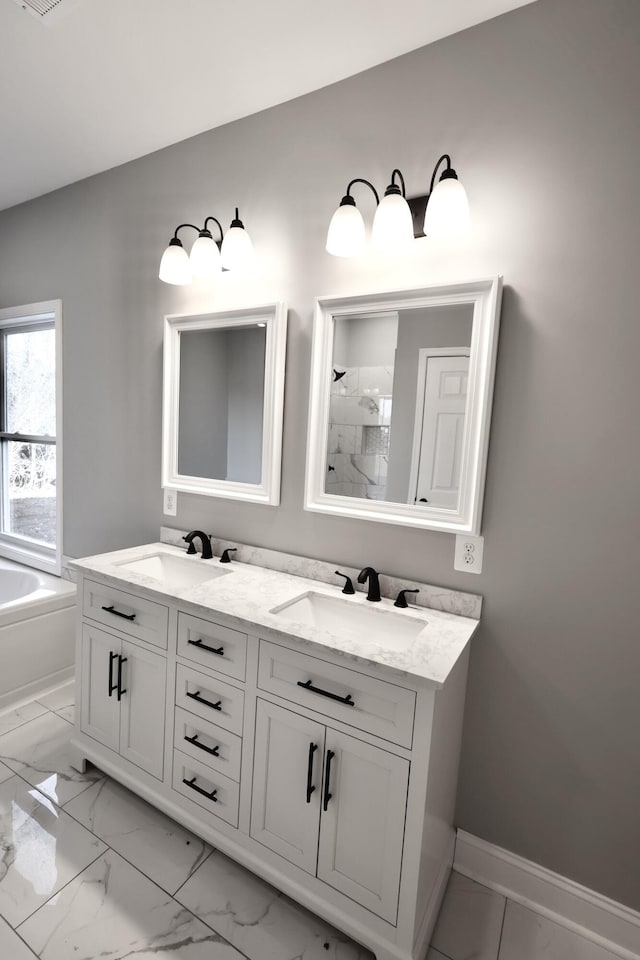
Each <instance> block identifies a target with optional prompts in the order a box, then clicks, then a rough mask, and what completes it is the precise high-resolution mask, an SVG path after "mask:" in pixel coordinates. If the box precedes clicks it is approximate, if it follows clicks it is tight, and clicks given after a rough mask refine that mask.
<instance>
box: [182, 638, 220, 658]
mask: <svg viewBox="0 0 640 960" xmlns="http://www.w3.org/2000/svg"><path fill="white" fill-rule="evenodd" d="M187 643H190V644H191V646H192V647H200V649H201V650H206V651H207V653H217V654H218V656H219V657H224V647H208V646H207V645H206V643H203V641H202V640H201V639H198V640H187Z"/></svg>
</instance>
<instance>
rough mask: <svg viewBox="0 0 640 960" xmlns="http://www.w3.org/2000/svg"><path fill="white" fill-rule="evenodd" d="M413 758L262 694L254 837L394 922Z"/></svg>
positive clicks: (256, 771)
mask: <svg viewBox="0 0 640 960" xmlns="http://www.w3.org/2000/svg"><path fill="white" fill-rule="evenodd" d="M408 781H409V762H408V761H407V760H405V759H403V758H401V757H397V756H395V755H394V754H392V753H389V752H388V751H386V750H382V749H381V748H380V747H377V746H372V745H370V744H368V743H364V742H363V741H361V740H358V739H357V738H356V737H353V736H350V735H348V734H344V733H341V732H339V731H337V730H334V729H332V728H331V727H330V726H325V725H324V724H322V723H318V722H315V721H313V720H310V719H309V718H308V717H306V716H304V715H301V714H299V713H295V712H294V711H293V710H289V709H284V708H283V707H281V706H278V705H276V704H273V703H270V702H269V701H264V700H258V706H257V711H256V743H255V752H254V777H253V793H252V807H251V836H252V837H254V838H255V839H256V840H258V841H260V843H263V844H264V845H265V846H267V847H270V848H271V849H272V850H274V851H275V852H276V853H278V854H280V855H281V856H283V857H285V858H286V859H287V860H289V861H290V862H291V863H294V864H296V865H297V866H299V867H301V868H302V869H303V870H306V871H307V873H310V874H312V875H314V876H316V875H317V876H318V878H319V879H320V880H322V881H324V882H325V883H327V884H329V885H330V886H331V887H333V888H334V889H335V890H339V891H340V892H342V893H344V894H345V895H346V896H348V897H350V898H351V899H353V900H354V901H355V902H356V903H360V904H362V905H363V906H364V907H366V908H367V909H369V910H372V911H373V913H375V914H376V915H377V916H379V917H382V918H383V919H384V920H388V921H389V922H390V923H395V922H396V916H397V911H398V891H399V884H400V867H401V861H402V840H403V835H404V822H405V815H406V807H407V786H408Z"/></svg>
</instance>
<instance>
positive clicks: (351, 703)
mask: <svg viewBox="0 0 640 960" xmlns="http://www.w3.org/2000/svg"><path fill="white" fill-rule="evenodd" d="M298 686H299V687H304V689H305V690H311V692H312V693H319V694H320V696H321V697H329V699H330V700H337V701H338V703H344V704H346V706H347V707H355V702H354V701H353V700H352V699H351V694H350V693H348V694H347V695H346V697H339V696H338V694H337V693H330V692H329V690H323V689H322V687H314V685H313V683H312V682H311V680H307V681H306V682H305V683H303V682H302V680H298Z"/></svg>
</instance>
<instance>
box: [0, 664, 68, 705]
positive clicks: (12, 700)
mask: <svg viewBox="0 0 640 960" xmlns="http://www.w3.org/2000/svg"><path fill="white" fill-rule="evenodd" d="M74 677H75V667H64V669H63V670H57V671H56V672H55V673H50V674H49V675H48V676H46V677H40V678H39V679H38V680H33V681H32V682H31V683H25V684H24V686H22V687H18V688H17V689H16V690H10V691H9V692H8V693H3V694H2V695H0V713H5V712H8V711H9V710H17V709H18V708H19V707H21V706H23V705H24V704H25V703H29V702H30V701H31V700H37V699H38V697H44V696H46V694H48V693H52V692H53V691H54V690H57V689H58V688H59V687H64V686H65V685H66V684H67V683H71V681H72V680H73V679H74Z"/></svg>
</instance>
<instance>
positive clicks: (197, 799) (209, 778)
mask: <svg viewBox="0 0 640 960" xmlns="http://www.w3.org/2000/svg"><path fill="white" fill-rule="evenodd" d="M173 789H174V790H177V791H178V793H181V794H182V795H183V796H185V797H188V798H189V800H193V802H194V803H197V804H198V805H199V806H201V807H204V809H205V810H208V811H209V813H213V814H215V816H216V817H220V818H221V819H222V820H226V821H227V823H230V824H231V826H232V827H237V826H238V810H239V807H240V784H239V783H236V781H235V780H230V779H229V777H225V776H224V775H223V774H222V773H217V772H216V771H214V770H211V769H210V768H209V767H207V766H205V765H204V764H203V763H200V761H199V760H194V759H193V758H192V757H188V756H187V755H186V754H184V753H182V752H181V751H180V750H174V753H173Z"/></svg>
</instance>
